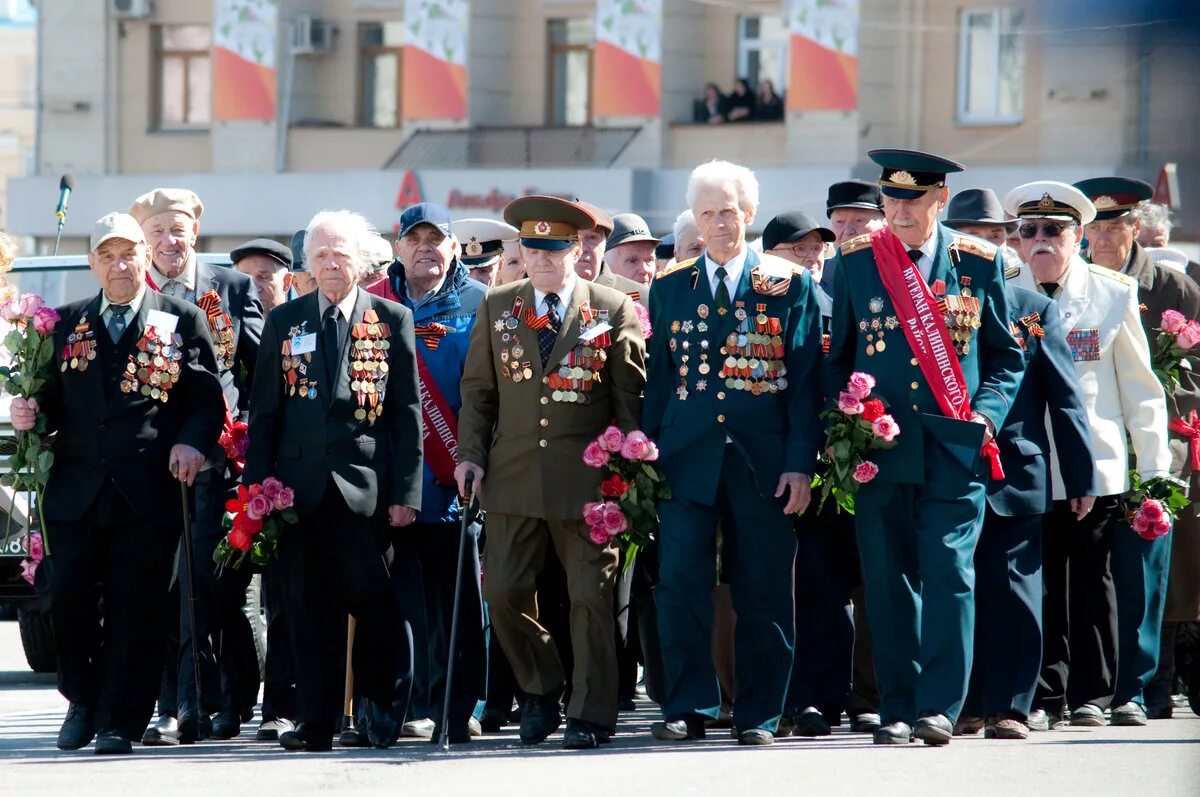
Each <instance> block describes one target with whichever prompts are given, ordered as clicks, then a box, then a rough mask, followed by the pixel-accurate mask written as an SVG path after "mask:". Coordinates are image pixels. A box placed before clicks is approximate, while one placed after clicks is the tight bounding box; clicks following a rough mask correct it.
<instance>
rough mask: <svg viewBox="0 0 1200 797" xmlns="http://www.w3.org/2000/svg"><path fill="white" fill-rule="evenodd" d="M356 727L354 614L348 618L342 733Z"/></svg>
mask: <svg viewBox="0 0 1200 797" xmlns="http://www.w3.org/2000/svg"><path fill="white" fill-rule="evenodd" d="M353 730H355V727H354V615H350V616H349V617H348V618H346V689H345V691H344V692H342V734H343V735H344V734H346V733H349V732H351V731H353Z"/></svg>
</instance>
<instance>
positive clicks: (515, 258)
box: [495, 238, 525, 288]
mask: <svg viewBox="0 0 1200 797" xmlns="http://www.w3.org/2000/svg"><path fill="white" fill-rule="evenodd" d="M519 279H525V261H523V260H522V259H521V242H520V241H519V240H517V239H516V238H513V239H510V240H506V241H505V242H504V256H503V258H502V259H501V260H500V269H499V270H498V271H497V272H496V286H495V287H497V288H499V287H500V286H501V285H507V284H509V283H510V282H516V281H517V280H519Z"/></svg>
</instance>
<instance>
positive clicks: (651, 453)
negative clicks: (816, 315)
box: [642, 440, 658, 462]
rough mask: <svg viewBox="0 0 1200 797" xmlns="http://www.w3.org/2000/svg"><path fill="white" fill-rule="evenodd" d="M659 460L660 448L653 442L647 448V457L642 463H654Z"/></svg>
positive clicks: (643, 458)
mask: <svg viewBox="0 0 1200 797" xmlns="http://www.w3.org/2000/svg"><path fill="white" fill-rule="evenodd" d="M657 459H658V446H656V445H655V444H654V441H653V440H651V441H650V442H649V444H647V446H646V456H644V457H642V462H654V461H656V460H657Z"/></svg>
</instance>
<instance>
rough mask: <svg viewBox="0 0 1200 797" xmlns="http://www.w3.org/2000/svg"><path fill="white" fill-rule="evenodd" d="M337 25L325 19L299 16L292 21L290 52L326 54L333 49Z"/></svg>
mask: <svg viewBox="0 0 1200 797" xmlns="http://www.w3.org/2000/svg"><path fill="white" fill-rule="evenodd" d="M336 35H337V25H335V24H333V23H332V22H330V21H329V20H327V19H318V18H317V17H310V16H300V17H296V18H295V19H293V20H292V52H294V53H298V54H303V53H327V52H329V51H331V50H332V49H333V39H334V36H336Z"/></svg>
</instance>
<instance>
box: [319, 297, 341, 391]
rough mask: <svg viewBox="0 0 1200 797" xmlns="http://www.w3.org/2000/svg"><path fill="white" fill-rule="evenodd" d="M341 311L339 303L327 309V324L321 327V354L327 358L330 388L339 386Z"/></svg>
mask: <svg viewBox="0 0 1200 797" xmlns="http://www.w3.org/2000/svg"><path fill="white" fill-rule="evenodd" d="M340 318H341V313H340V312H338V309H337V305H333V306H331V307H329V308H328V309H327V310H326V311H325V325H324V326H323V327H322V328H321V356H322V357H324V358H325V377H326V378H327V379H328V380H329V389H330V390H333V389H334V388H335V387H337V375H338V355H339V354H340V353H341V346H339V345H338V342H339V341H338V322H339V320H340Z"/></svg>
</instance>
